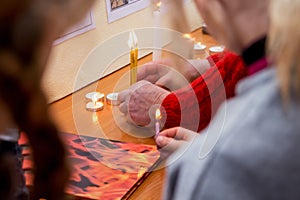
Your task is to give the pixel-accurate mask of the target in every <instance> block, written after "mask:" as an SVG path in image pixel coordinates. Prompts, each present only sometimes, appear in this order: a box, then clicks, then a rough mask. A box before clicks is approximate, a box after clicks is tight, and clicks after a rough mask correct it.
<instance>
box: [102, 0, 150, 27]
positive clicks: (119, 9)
mask: <svg viewBox="0 0 300 200" xmlns="http://www.w3.org/2000/svg"><path fill="white" fill-rule="evenodd" d="M149 4H150V0H106V10H107V21H108V23H111V22H113V21H116V20H118V19H121V18H123V17H126V16H128V15H130V14H132V13H134V12H137V11H139V10H142V9H144V8H146V7H147V6H148V5H149Z"/></svg>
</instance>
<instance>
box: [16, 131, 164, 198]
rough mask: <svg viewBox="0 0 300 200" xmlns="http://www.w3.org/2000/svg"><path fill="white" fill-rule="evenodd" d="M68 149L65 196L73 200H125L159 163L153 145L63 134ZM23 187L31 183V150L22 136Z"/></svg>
mask: <svg viewBox="0 0 300 200" xmlns="http://www.w3.org/2000/svg"><path fill="white" fill-rule="evenodd" d="M62 139H63V140H64V142H65V144H66V147H67V149H68V159H69V162H70V164H71V177H70V180H69V184H68V186H67V188H66V193H67V194H70V195H72V196H75V197H76V199H105V200H110V199H111V200H115V199H127V198H128V197H129V196H130V195H131V194H132V193H133V191H134V190H135V189H136V188H137V187H138V186H139V185H140V184H141V183H142V182H143V180H145V178H146V177H147V176H148V175H149V174H150V173H151V171H152V170H154V168H155V166H156V165H157V164H158V162H159V152H158V150H157V148H156V146H155V145H145V144H135V143H128V142H120V141H114V140H108V139H102V138H95V137H89V136H82V135H76V134H71V133H62ZM19 143H20V145H21V146H22V148H23V151H22V154H23V156H24V161H23V169H24V172H25V177H26V184H27V185H28V186H31V185H32V182H33V173H32V169H33V163H32V160H31V152H30V146H29V145H28V141H27V139H26V137H25V136H24V134H21V138H20V141H19Z"/></svg>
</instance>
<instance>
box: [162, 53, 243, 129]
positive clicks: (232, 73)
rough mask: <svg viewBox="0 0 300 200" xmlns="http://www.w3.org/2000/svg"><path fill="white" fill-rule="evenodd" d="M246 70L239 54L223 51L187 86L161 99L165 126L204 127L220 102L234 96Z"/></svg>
mask: <svg viewBox="0 0 300 200" xmlns="http://www.w3.org/2000/svg"><path fill="white" fill-rule="evenodd" d="M246 73H247V70H246V67H245V64H244V62H243V61H242V59H241V57H239V56H237V55H236V54H233V53H230V52H226V53H225V55H224V57H223V58H222V59H221V60H219V61H218V62H217V63H216V65H214V66H212V67H211V68H210V69H208V70H207V72H205V73H204V74H203V75H201V76H200V77H199V78H197V79H196V80H195V81H193V82H192V83H191V84H190V85H189V86H187V87H185V88H182V89H180V90H177V91H175V92H172V93H170V94H169V95H168V96H167V97H166V98H165V99H164V101H163V103H162V106H163V107H164V109H165V113H166V123H165V128H171V127H175V126H181V127H185V128H187V129H190V130H193V131H200V130H202V129H203V128H205V127H206V126H207V125H208V124H209V122H210V120H211V117H212V115H213V114H214V113H215V112H216V110H217V108H218V107H219V106H220V104H221V103H222V102H223V101H224V100H225V99H226V98H230V97H233V96H234V91H235V86H236V84H237V82H238V81H239V80H240V79H242V78H243V77H245V76H246ZM212 105H213V107H212Z"/></svg>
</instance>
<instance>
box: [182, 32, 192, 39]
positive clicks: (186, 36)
mask: <svg viewBox="0 0 300 200" xmlns="http://www.w3.org/2000/svg"><path fill="white" fill-rule="evenodd" d="M183 37H184V38H187V39H191V38H192V37H191V35H190V34H188V33H185V34H183Z"/></svg>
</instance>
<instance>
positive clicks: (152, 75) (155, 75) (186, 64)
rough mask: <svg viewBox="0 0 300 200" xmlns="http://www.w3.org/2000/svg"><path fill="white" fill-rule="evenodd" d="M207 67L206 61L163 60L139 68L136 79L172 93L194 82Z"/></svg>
mask: <svg viewBox="0 0 300 200" xmlns="http://www.w3.org/2000/svg"><path fill="white" fill-rule="evenodd" d="M209 67H210V64H209V62H208V61H207V60H189V61H185V60H181V61H179V62H178V63H174V62H173V61H172V60H171V59H164V60H161V61H155V62H149V63H147V64H145V65H143V66H140V67H139V68H138V74H137V79H138V81H140V80H146V81H149V82H151V83H153V84H156V85H158V86H161V87H164V88H168V89H169V90H171V91H174V90H177V89H179V88H181V87H183V86H185V85H187V84H189V83H190V82H192V81H193V80H195V79H196V78H197V77H198V76H199V75H200V74H201V73H203V72H204V71H206V70H207V69H208V68H209Z"/></svg>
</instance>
